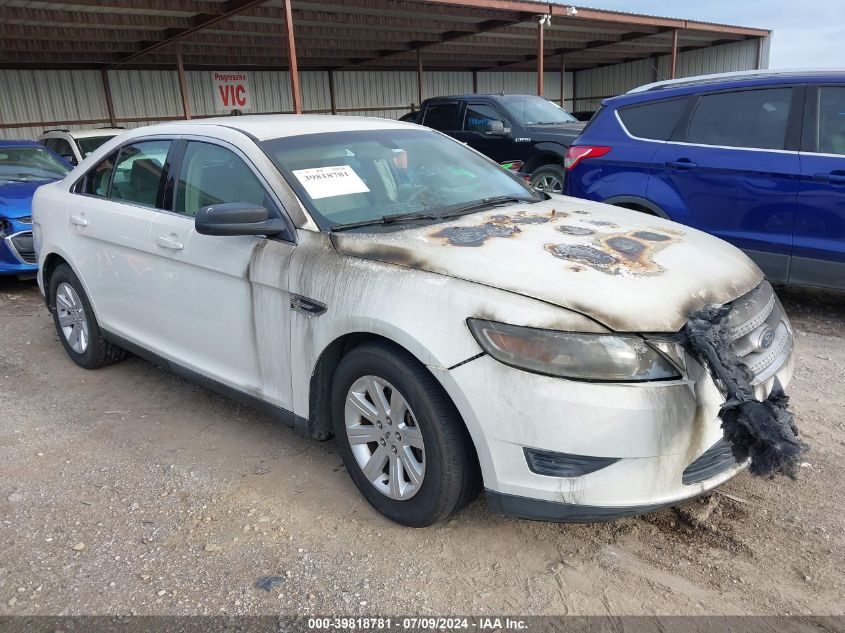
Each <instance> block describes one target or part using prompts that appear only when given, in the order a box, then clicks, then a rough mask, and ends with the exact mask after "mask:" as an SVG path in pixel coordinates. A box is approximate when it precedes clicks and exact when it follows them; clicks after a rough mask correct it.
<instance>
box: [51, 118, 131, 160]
mask: <svg viewBox="0 0 845 633" xmlns="http://www.w3.org/2000/svg"><path fill="white" fill-rule="evenodd" d="M122 133H123V128H116V127H103V128H96V129H90V130H65V129H61V130H44V132H43V133H42V134H41V136H39V137H38V142H39V143H41V144H42V145H44V146H45V147H48V148H50V149H51V150H53V151H54V152H56V153H57V154H58V155H59V156H61V157H62V158H64V159H65V160H66V161H67V162H69V163H70V164H71V165H78V164H79V163H81V162H82V161H83V160H84V159H85V158H87V157H88V155H89V154H91V153H92V152H94V151H95V150H96V149H97V148H99V147H100V145H102V144H103V143H105V142H106V141H110V140H111V139H113V138H114V137H115V136H117V135H118V134H122Z"/></svg>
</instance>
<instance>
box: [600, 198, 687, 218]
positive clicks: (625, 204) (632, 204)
mask: <svg viewBox="0 0 845 633" xmlns="http://www.w3.org/2000/svg"><path fill="white" fill-rule="evenodd" d="M602 202H603V203H604V204H612V205H613V206H616V207H622V208H624V209H631V210H632V211H641V212H643V213H649V214H651V215H656V216H657V217H659V218H663V219H664V220H671V219H672V218H670V217H669V215H668V214H667V213H666V212H665V211H664V210H663V209H661V208H660V207H659V206H657V205H656V204H654V203H653V202H651V201H650V200H646V199H645V198H641V197H640V196H614V197H613V198H608V199H607V200H602Z"/></svg>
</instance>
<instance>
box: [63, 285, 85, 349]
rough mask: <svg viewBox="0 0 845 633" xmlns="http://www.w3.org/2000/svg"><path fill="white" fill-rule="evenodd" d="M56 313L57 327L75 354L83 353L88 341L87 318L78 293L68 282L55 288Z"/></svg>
mask: <svg viewBox="0 0 845 633" xmlns="http://www.w3.org/2000/svg"><path fill="white" fill-rule="evenodd" d="M56 313H57V314H58V317H59V328H61V330H62V334H63V335H64V337H65V340H66V341H67V342H68V345H70V348H71V349H72V350H73V351H74V352H76V353H77V354H84V353H85V350H86V349H88V342H89V336H88V319H87V318H86V316H85V308H84V307H83V305H82V301H81V300H80V299H79V295H78V294H76V290H74V289H73V286H71V285H70V284H69V283H66V282H62V283H60V284H59V287H58V289H57V290H56Z"/></svg>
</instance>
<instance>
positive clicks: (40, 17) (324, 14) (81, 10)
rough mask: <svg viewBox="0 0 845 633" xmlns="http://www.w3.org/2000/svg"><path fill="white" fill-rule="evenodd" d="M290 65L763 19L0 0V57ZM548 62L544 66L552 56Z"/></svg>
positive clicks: (300, 3)
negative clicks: (547, 20) (292, 48)
mask: <svg viewBox="0 0 845 633" xmlns="http://www.w3.org/2000/svg"><path fill="white" fill-rule="evenodd" d="M287 2H291V7H290V8H291V13H292V23H293V32H294V34H295V45H296V57H297V58H298V67H299V69H300V70H303V69H308V70H315V69H321V70H339V69H356V68H357V69H416V68H417V52H419V53H420V55H421V57H422V59H423V61H424V64H425V68H426V69H427V70H493V69H495V70H498V69H501V70H535V69H536V67H537V61H538V52H539V51H538V27H537V19H538V17H539V16H541V15H546V14H547V15H550V16H551V25H550V26H546V27H545V29H544V31H545V33H544V38H543V44H544V47H543V52H542V55H541V56H542V57H543V58H545V59H546V62H547V63H548V64H550V65H551V64H552V63H554V62H555V59H557V60H560V59H561V58H562V59H563V60H564V61H565V64H566V68H567V70H580V69H585V68H594V67H597V66H604V65H610V64H617V63H620V62H625V61H631V60H636V59H642V58H648V57H653V56H656V55H666V54H671V53H672V51H673V40H674V38H675V37H677V46H676V50H677V51H685V50H692V49H696V48H702V47H708V46H711V45H714V44H721V43H727V42H731V41H736V40H742V39H749V38H763V37H765V36H767V35H769V31H767V30H763V29H754V28H745V27H736V26H727V25H720V24H710V23H703V22H691V21H688V20H678V19H671V18H661V17H653V16H645V15H635V14H629V13H617V12H610V11H598V10H594V9H586V8H578V9H577V14H576V15H574V16H571V15H568V11H567V9H568V7H567V6H566V5H563V4H549V3H543V2H527V1H512V0H325V1H321V0H223V1H221V0H182V1H179V2H171V1H169V0H71V1H67V2H39V1H23V2H22V1H20V0H0V67H3V68H145V69H155V68H173V67H174V66H175V63H176V56H175V51H176V48H177V45H178V47H179V48H181V53H182V54H181V57H182V60H183V62H184V66H185V67H186V68H189V69H200V68H212V67H213V68H215V69H230V68H238V69H248V68H256V69H258V68H260V69H288V68H289V67H290V65H291V63H290V60H291V55H290V53H289V46H288V41H287V40H288V38H287V27H288V24H287V20H286V19H285V14H286V11H285V9H286V7H285V4H286V3H287ZM555 67H556V66H555Z"/></svg>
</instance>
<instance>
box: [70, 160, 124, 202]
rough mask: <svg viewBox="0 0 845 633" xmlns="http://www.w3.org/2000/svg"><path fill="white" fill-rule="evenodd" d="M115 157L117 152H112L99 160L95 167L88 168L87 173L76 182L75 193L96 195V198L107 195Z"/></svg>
mask: <svg viewBox="0 0 845 633" xmlns="http://www.w3.org/2000/svg"><path fill="white" fill-rule="evenodd" d="M116 158H117V154H112V155H111V156H109V157H108V158H106V159H104V160H103V161H102V162H100V163H99V164H98V165H97V166H96V167H94V168H93V169H91V170H89V171H88V173H87V174H85V175H84V176H83V177H82V179H81V180H80V181H79V182H78V183H77V184H76V188H75V189H74V191H75V192H76V193H84V194H86V195H89V196H97V197H98V198H106V197H108V195H109V183H110V182H111V173H112V170H113V169H114V161H115V159H116Z"/></svg>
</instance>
